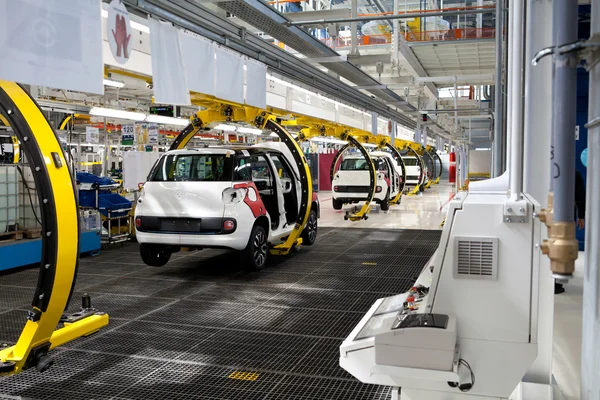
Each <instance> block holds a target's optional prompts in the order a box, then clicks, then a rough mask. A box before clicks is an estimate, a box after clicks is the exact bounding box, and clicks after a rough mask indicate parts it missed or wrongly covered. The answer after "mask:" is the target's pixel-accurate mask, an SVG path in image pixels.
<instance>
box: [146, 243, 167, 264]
mask: <svg viewBox="0 0 600 400" xmlns="http://www.w3.org/2000/svg"><path fill="white" fill-rule="evenodd" d="M140 255H141V256H142V261H143V262H144V264H146V265H147V266H149V267H162V266H163V265H165V264H166V263H168V262H169V259H170V258H171V252H170V251H169V250H167V249H165V248H164V247H162V246H157V245H150V244H140Z"/></svg>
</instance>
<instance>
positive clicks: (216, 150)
mask: <svg viewBox="0 0 600 400" xmlns="http://www.w3.org/2000/svg"><path fill="white" fill-rule="evenodd" d="M264 150H268V151H275V152H281V151H280V150H279V149H276V148H272V147H269V146H261V145H246V144H243V145H231V146H227V145H225V146H223V145H219V146H210V147H194V148H186V149H181V150H170V151H167V152H166V153H165V154H177V155H194V154H239V155H247V154H244V152H246V153H256V152H259V151H264Z"/></svg>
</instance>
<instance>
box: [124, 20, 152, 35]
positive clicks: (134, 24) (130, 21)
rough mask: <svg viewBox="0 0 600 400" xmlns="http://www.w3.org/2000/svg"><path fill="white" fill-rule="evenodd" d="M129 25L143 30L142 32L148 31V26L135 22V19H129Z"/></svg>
mask: <svg viewBox="0 0 600 400" xmlns="http://www.w3.org/2000/svg"><path fill="white" fill-rule="evenodd" d="M129 25H130V26H131V27H132V28H133V29H137V30H138V31H141V32H144V33H150V28H148V27H147V26H146V25H143V24H140V23H139V22H135V21H132V20H129Z"/></svg>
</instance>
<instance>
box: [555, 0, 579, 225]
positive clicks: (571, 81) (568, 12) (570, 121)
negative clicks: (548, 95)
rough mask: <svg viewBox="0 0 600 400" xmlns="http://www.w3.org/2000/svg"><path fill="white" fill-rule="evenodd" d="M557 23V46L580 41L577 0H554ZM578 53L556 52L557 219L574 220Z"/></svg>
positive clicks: (560, 220) (559, 220)
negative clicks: (578, 38) (562, 53)
mask: <svg viewBox="0 0 600 400" xmlns="http://www.w3.org/2000/svg"><path fill="white" fill-rule="evenodd" d="M553 12H554V15H555V16H556V18H557V19H556V20H555V21H556V22H557V25H556V26H555V27H554V31H555V32H556V43H555V46H562V45H564V44H568V43H572V42H574V41H575V40H577V16H578V4H577V0H555V1H554V2H553ZM576 85H577V56H576V54H575V53H570V54H564V55H561V54H559V52H555V72H554V91H555V93H554V107H553V112H554V129H553V130H552V135H553V138H554V148H553V158H554V161H553V165H552V177H551V179H552V180H553V181H554V222H573V221H574V219H575V195H574V193H575V119H576V108H575V103H576V101H577V87H576Z"/></svg>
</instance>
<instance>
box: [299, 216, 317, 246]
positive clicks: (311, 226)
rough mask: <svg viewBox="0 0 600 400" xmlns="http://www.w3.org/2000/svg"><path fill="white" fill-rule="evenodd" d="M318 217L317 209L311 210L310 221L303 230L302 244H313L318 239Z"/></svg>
mask: <svg viewBox="0 0 600 400" xmlns="http://www.w3.org/2000/svg"><path fill="white" fill-rule="evenodd" d="M317 229H318V218H317V212H316V211H315V210H310V215H309V216H308V221H307V222H306V226H305V227H304V230H303V231H302V244H304V245H306V246H312V245H313V243H314V242H316V241H317Z"/></svg>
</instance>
